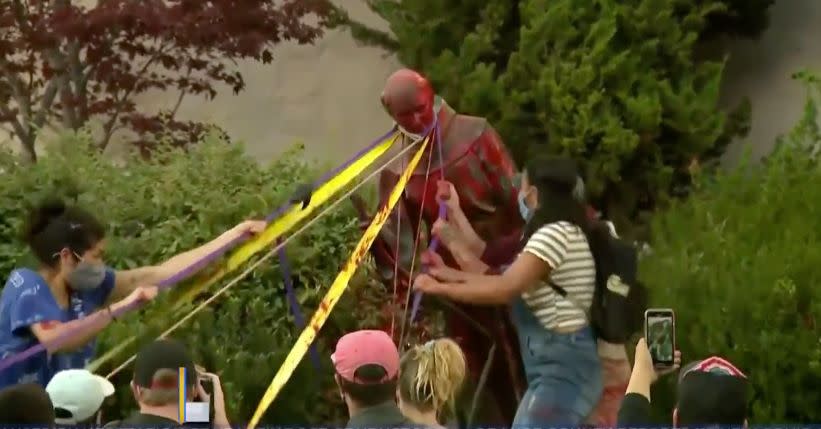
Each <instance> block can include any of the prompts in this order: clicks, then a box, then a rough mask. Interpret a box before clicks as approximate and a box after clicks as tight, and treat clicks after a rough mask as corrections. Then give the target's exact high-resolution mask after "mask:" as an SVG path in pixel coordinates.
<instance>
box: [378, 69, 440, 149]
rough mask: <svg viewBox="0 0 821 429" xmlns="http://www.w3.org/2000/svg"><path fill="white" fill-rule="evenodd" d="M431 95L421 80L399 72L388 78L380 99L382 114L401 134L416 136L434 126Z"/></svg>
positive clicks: (431, 90) (427, 86) (430, 91)
mask: <svg viewBox="0 0 821 429" xmlns="http://www.w3.org/2000/svg"><path fill="white" fill-rule="evenodd" d="M434 95H435V94H434V92H433V87H431V85H430V82H428V80H427V79H425V77H424V76H422V75H421V74H419V73H417V72H415V71H413V70H409V69H401V70H398V71H396V72H395V73H393V74H392V75H390V77H388V81H387V82H386V83H385V89H384V90H382V97H381V98H382V105H383V106H384V107H385V110H387V111H388V114H389V115H390V116H391V117H392V118H393V120H394V121H396V123H397V124H398V125H399V127H400V128H401V129H402V130H403V131H404V132H406V133H409V134H416V135H419V134H422V133H423V132H424V131H425V130H428V129H430V127H431V126H432V125H433V121H434V119H435V118H434V110H433V99H434Z"/></svg>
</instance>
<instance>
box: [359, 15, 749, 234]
mask: <svg viewBox="0 0 821 429" xmlns="http://www.w3.org/2000/svg"><path fill="white" fill-rule="evenodd" d="M369 4H370V5H371V7H372V8H373V9H374V10H375V11H376V12H377V13H378V14H379V15H381V16H382V17H384V18H385V19H386V20H387V21H388V22H389V23H390V27H391V31H392V32H393V34H394V35H395V40H396V43H390V41H388V42H386V40H385V38H386V36H385V35H384V34H378V33H377V32H374V31H369V30H368V29H367V28H364V27H363V26H361V25H356V24H354V25H352V29H353V30H354V33H355V36H358V37H359V38H361V39H363V40H366V41H372V42H378V43H382V44H383V45H384V46H386V47H388V48H391V47H398V51H397V55H398V56H399V59H400V60H401V61H402V62H403V63H405V64H407V65H408V66H410V67H413V68H417V69H419V70H422V71H423V72H424V73H425V74H426V75H428V76H429V78H430V79H431V81H432V82H433V84H434V85H435V87H436V89H437V91H438V92H439V93H440V94H441V95H442V96H443V97H444V98H445V99H446V100H447V101H448V102H449V103H451V104H452V105H453V106H454V107H455V108H456V109H457V110H460V111H463V112H465V113H469V114H477V115H483V116H486V117H488V118H489V119H490V121H491V122H492V123H493V124H494V125H495V126H496V127H497V128H498V130H499V131H500V133H501V135H502V136H503V138H504V140H505V141H506V142H507V144H508V146H509V147H510V148H511V150H512V151H513V153H514V155H515V156H516V158H517V159H518V160H520V161H521V160H524V159H526V157H527V156H528V154H529V153H532V152H545V151H547V152H556V153H565V154H569V155H572V156H574V157H576V158H577V159H578V160H579V161H581V163H582V164H583V165H584V167H585V168H586V170H587V175H588V178H589V188H590V191H591V193H592V197H593V198H594V200H595V201H596V202H597V205H599V206H600V207H601V208H602V209H604V211H605V212H606V214H607V215H608V216H609V217H610V218H612V219H615V220H616V221H617V222H618V223H620V224H624V223H625V222H623V221H625V220H636V219H639V218H640V215H641V214H642V213H643V212H645V211H650V210H652V209H653V208H654V207H655V206H656V205H658V203H660V202H664V201H666V199H667V198H668V196H669V195H670V194H674V195H681V194H686V192H687V190H688V187H689V185H690V175H689V172H688V166H689V164H690V162H691V161H692V160H693V159H698V160H700V161H701V162H705V161H707V160H709V159H712V158H715V157H717V156H718V155H720V154H721V153H722V152H723V149H724V146H725V145H726V144H727V143H728V142H729V141H730V138H731V137H732V136H734V135H736V134H738V133H739V132H741V131H743V129H744V126H745V125H746V124H745V121H746V119H747V116H748V114H749V112H748V111H747V109H749V106H748V105H746V104H744V105H742V106H741V107H743V109H739V110H737V111H736V112H734V114H733V115H732V117H731V118H728V117H727V116H726V115H725V114H724V113H723V112H722V111H721V110H720V109H719V108H718V106H717V100H718V96H719V85H720V80H721V74H722V68H723V65H722V63H719V62H705V63H699V62H696V61H694V60H693V51H694V45H695V43H696V41H697V40H698V39H699V37H700V35H701V32H702V31H704V29H705V26H706V23H707V17H709V16H711V14H712V13H714V12H716V11H719V10H721V9H722V8H723V4H722V3H721V2H719V1H710V2H697V4H693V3H687V4H683V3H682V2H679V1H673V0H632V1H629V2H623V1H616V0H597V1H594V2H579V1H574V0H551V1H548V0H519V1H515V2H511V1H508V0H489V1H474V0H469V1H463V2H460V3H459V4H458V5H457V4H455V3H453V2H451V3H449V4H447V5H445V3H443V2H441V1H436V0H402V1H394V0H372V1H370V2H369Z"/></svg>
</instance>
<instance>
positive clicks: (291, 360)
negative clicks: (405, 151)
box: [246, 137, 430, 429]
mask: <svg viewBox="0 0 821 429" xmlns="http://www.w3.org/2000/svg"><path fill="white" fill-rule="evenodd" d="M429 142H430V138H429V137H428V138H426V139H425V141H424V142H423V143H422V147H421V148H419V151H418V152H416V154H415V155H414V156H413V158H412V159H411V161H410V163H408V167H407V168H406V169H405V171H404V172H403V173H402V176H401V177H400V178H399V181H398V182H396V185H395V186H394V187H393V190H392V191H391V194H390V197H389V198H388V201H387V202H386V203H385V205H384V206H383V207H382V208H380V209H379V211H378V212H377V213H376V215H375V216H374V218H373V220H372V221H371V224H370V225H369V226H368V229H366V230H365V233H364V234H363V235H362V239H360V240H359V244H357V246H356V248H355V249H354V251H353V253H351V256H350V258H348V262H346V263H345V265H344V267H343V268H342V271H340V272H339V274H338V275H337V276H336V280H334V282H333V284H332V285H331V288H330V289H329V290H328V293H327V294H326V295H325V298H323V299H322V302H321V303H320V304H319V308H318V309H317V310H316V312H314V315H313V317H312V318H311V322H310V323H309V324H308V326H307V327H305V329H304V330H303V331H302V334H300V336H299V338H297V340H296V344H294V347H293V348H291V351H290V352H289V353H288V356H287V357H286V358H285V361H284V362H283V363H282V366H280V367H279V371H277V373H276V375H275V376H274V379H273V380H272V381H271V384H270V385H269V386H268V390H266V391H265V394H264V395H263V396H262V399H261V400H260V401H259V405H257V410H256V411H255V412H254V416H253V417H252V418H251V422H250V423H248V426H247V428H246V429H254V428H255V427H256V425H257V424H258V423H259V419H260V418H262V415H263V414H264V413H265V411H266V410H268V407H269V406H270V405H271V403H272V402H273V401H274V399H275V398H276V396H277V394H279V391H280V390H282V387H283V386H284V385H285V383H287V382H288V379H289V378H291V375H292V374H293V373H294V370H296V367H297V365H299V362H300V361H301V360H302V358H303V357H304V356H305V353H306V352H307V351H308V349H309V348H310V347H311V344H312V343H313V342H314V339H315V338H316V335H317V333H318V332H319V330H320V329H322V325H324V324H325V321H326V320H327V319H328V316H329V315H330V313H331V310H333V308H334V306H335V305H336V303H337V301H339V298H340V297H341V296H342V293H343V292H345V289H346V288H347V287H348V282H349V281H350V280H351V277H352V276H353V274H354V273H355V272H356V268H357V267H358V266H359V264H360V263H361V262H362V260H363V259H364V258H365V255H366V254H367V253H368V249H370V247H371V245H372V244H373V242H374V240H375V239H376V237H377V235H379V230H381V229H382V226H383V225H384V224H385V222H386V221H387V220H388V216H389V215H390V213H391V211H392V210H393V207H394V206H395V205H396V203H397V202H398V201H399V197H400V196H401V195H402V191H403V190H404V189H405V185H406V184H407V183H408V180H409V179H410V176H411V174H413V172H414V170H416V165H417V164H419V160H420V159H422V154H424V152H425V149H426V148H427V146H428V143H429Z"/></svg>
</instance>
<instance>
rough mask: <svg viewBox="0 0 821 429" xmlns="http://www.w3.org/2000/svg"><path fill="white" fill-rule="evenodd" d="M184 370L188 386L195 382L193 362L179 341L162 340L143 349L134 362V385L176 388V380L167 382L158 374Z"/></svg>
mask: <svg viewBox="0 0 821 429" xmlns="http://www.w3.org/2000/svg"><path fill="white" fill-rule="evenodd" d="M180 368H185V373H186V378H187V379H188V381H189V382H188V383H187V384H188V385H189V386H190V385H193V384H194V383H195V382H196V379H197V377H196V368H195V366H194V360H193V359H192V358H191V355H190V354H189V353H188V348H187V347H185V345H184V344H182V343H181V342H179V341H175V340H170V339H162V340H157V341H154V342H152V343H151V344H148V345H147V346H145V347H143V348H142V349H141V350H140V351H139V352H138V353H137V358H136V360H135V361H134V384H136V385H137V386H140V387H145V388H149V389H152V388H154V389H156V388H176V387H177V386H178V384H179V381H178V379H177V378H176V377H175V378H174V380H168V379H164V378H158V377H157V376H158V372H159V371H160V370H163V369H166V370H170V371H173V372H174V373H175V374H177V373H178V371H179V369H180Z"/></svg>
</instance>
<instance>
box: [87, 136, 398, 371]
mask: <svg viewBox="0 0 821 429" xmlns="http://www.w3.org/2000/svg"><path fill="white" fill-rule="evenodd" d="M398 138H399V133H395V134H392V135H391V136H389V137H387V138H386V139H385V140H383V141H382V143H380V144H378V145H377V146H375V147H374V148H373V149H371V150H370V151H368V152H367V153H365V154H364V155H362V156H361V157H360V158H359V159H357V160H356V161H354V162H353V163H352V164H351V165H349V166H348V167H347V168H345V169H344V170H342V171H341V172H340V173H339V174H337V175H336V176H334V177H333V178H331V179H330V180H328V181H327V182H325V183H324V184H322V185H321V186H320V187H319V188H317V189H316V190H315V191H314V192H313V193H312V194H311V201H310V203H309V204H308V206H307V207H305V208H304V209H303V208H302V207H301V206H300V205H294V207H292V208H291V209H290V210H288V211H287V212H285V214H283V215H282V216H281V217H279V218H278V219H276V220H275V221H273V222H271V224H270V225H268V227H267V228H266V229H265V231H264V232H263V233H262V234H260V235H259V236H257V237H256V238H254V239H253V240H251V241H249V242H247V243H245V244H243V245H242V246H240V247H239V248H238V249H237V250H235V251H234V253H233V254H232V255H231V256H230V257H229V258H228V260H226V261H223V262H222V263H221V264H220V266H219V268H218V269H217V270H216V271H214V272H213V273H212V274H211V275H209V276H208V277H206V278H203V279H201V280H199V281H197V282H196V283H194V284H192V285H191V286H190V287H188V289H187V290H186V291H185V293H184V294H183V295H181V296H180V297H179V299H177V300H176V302H175V303H174V304H173V307H172V309H171V311H172V312H173V311H176V310H178V309H179V308H180V307H182V306H183V305H185V304H187V303H189V302H191V301H192V300H193V299H194V297H196V296H197V295H199V294H200V293H201V292H202V291H204V290H206V289H207V288H208V287H209V286H211V285H213V284H214V283H216V282H218V281H219V280H220V279H222V278H223V277H224V276H225V275H226V274H228V273H230V272H232V271H234V270H236V269H237V268H238V267H239V266H241V265H242V264H244V263H245V262H246V261H248V259H250V258H251V256H253V255H254V254H256V253H258V252H259V251H260V250H262V249H264V248H266V247H268V246H270V245H271V244H273V243H274V241H276V239H277V238H278V237H280V236H281V235H283V234H285V233H287V232H288V231H289V230H291V229H292V228H293V227H294V226H296V225H297V224H298V223H299V222H301V221H303V220H304V219H305V218H307V217H308V216H310V215H311V213H313V212H314V211H315V210H316V209H317V208H318V207H319V206H321V205H322V204H324V203H325V202H327V201H328V200H329V199H330V198H331V197H332V196H334V195H335V194H337V193H339V192H340V191H341V190H343V189H344V188H345V187H346V186H347V185H348V184H350V183H351V182H352V181H353V180H354V179H356V178H357V177H359V175H360V174H362V172H363V171H365V169H367V168H368V166H370V165H371V164H373V163H374V162H375V161H376V160H378V159H379V158H380V157H381V156H382V155H384V154H385V153H386V152H387V151H388V149H390V148H391V147H392V146H393V145H394V143H396V141H397V139H398ZM136 339H137V337H136V336H132V337H130V338H126V339H125V340H123V341H122V342H120V344H118V345H116V346H114V347H113V348H111V349H110V350H109V351H108V352H106V354H104V355H103V356H101V357H99V358H98V359H96V360H95V361H93V362H91V363H89V364H88V365H87V366H86V368H87V369H88V370H89V371H91V372H97V370H99V369H100V367H101V366H102V365H103V364H105V363H106V362H108V361H110V360H112V359H113V358H114V357H116V356H117V355H119V354H120V352H121V351H122V350H123V349H125V348H126V347H128V346H129V345H131V344H132V343H134V341H136Z"/></svg>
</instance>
